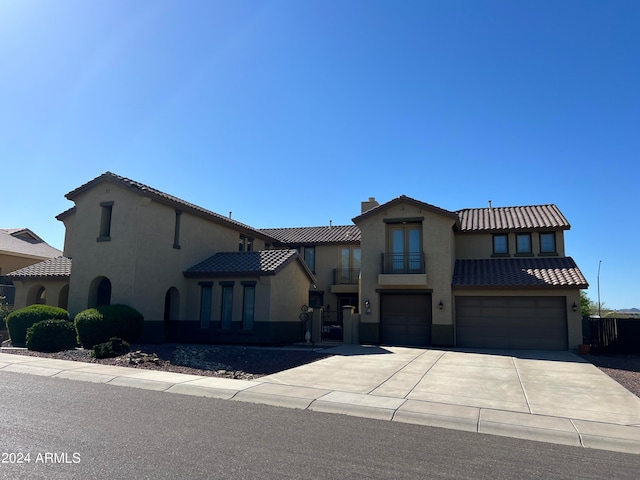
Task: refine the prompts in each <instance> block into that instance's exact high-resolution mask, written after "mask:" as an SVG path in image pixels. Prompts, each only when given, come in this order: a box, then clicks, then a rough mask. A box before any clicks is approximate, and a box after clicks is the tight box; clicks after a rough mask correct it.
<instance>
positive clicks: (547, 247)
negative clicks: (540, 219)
mask: <svg viewBox="0 0 640 480" xmlns="http://www.w3.org/2000/svg"><path fill="white" fill-rule="evenodd" d="M540 253H548V254H555V253H557V249H556V233H555V232H547V233H541V234H540Z"/></svg>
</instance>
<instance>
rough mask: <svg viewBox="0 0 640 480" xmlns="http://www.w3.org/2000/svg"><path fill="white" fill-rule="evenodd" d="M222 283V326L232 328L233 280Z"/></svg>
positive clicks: (227, 328) (226, 328)
mask: <svg viewBox="0 0 640 480" xmlns="http://www.w3.org/2000/svg"><path fill="white" fill-rule="evenodd" d="M221 285H222V305H221V307H220V308H221V310H220V323H221V325H220V326H221V328H222V329H225V330H231V321H232V320H233V282H224V283H221Z"/></svg>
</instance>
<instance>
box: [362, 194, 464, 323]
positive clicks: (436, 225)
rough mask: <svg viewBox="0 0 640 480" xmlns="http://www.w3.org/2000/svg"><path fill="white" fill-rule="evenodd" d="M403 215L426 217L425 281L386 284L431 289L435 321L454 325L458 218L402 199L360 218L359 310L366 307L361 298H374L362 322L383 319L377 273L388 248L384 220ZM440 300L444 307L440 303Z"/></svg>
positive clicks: (395, 218)
mask: <svg viewBox="0 0 640 480" xmlns="http://www.w3.org/2000/svg"><path fill="white" fill-rule="evenodd" d="M403 218H407V219H412V218H422V219H423V220H422V241H423V251H424V253H425V269H426V283H425V284H422V285H402V284H396V285H394V286H385V287H384V288H393V289H399V290H402V289H409V288H410V289H423V290H432V292H433V293H432V298H433V323H434V324H448V325H451V324H452V323H453V308H452V302H451V278H452V275H453V265H454V258H455V256H454V253H455V248H454V236H453V230H452V229H453V225H454V223H455V220H454V219H453V218H450V217H448V216H445V215H441V214H439V213H436V212H434V211H432V210H430V209H423V208H420V207H417V206H414V205H411V204H402V203H401V204H397V205H394V206H391V207H390V208H387V209H384V210H382V211H380V212H379V213H377V214H375V215H373V216H368V217H365V218H364V219H360V220H359V221H358V227H360V230H361V235H362V240H361V248H362V279H361V288H362V290H361V295H360V303H361V304H360V311H361V312H363V311H365V308H364V305H363V304H362V302H364V301H365V300H367V299H369V301H370V302H371V315H362V318H361V322H362V323H363V324H367V323H379V322H380V295H379V293H377V292H376V290H377V289H380V288H382V286H381V285H380V284H379V283H378V275H379V274H380V273H381V255H382V254H383V253H385V252H388V250H389V247H388V245H387V223H385V220H387V221H389V220H394V221H395V220H401V219H403ZM398 277H403V275H398ZM441 300H442V303H443V309H442V310H440V309H439V308H438V307H437V306H438V303H439V302H440V301H441ZM365 328H366V327H365Z"/></svg>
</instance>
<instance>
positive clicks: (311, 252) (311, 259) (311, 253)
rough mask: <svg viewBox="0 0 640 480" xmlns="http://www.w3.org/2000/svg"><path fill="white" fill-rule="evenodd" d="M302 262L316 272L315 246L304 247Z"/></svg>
mask: <svg viewBox="0 0 640 480" xmlns="http://www.w3.org/2000/svg"><path fill="white" fill-rule="evenodd" d="M304 263H306V264H307V267H309V270H311V271H312V272H313V273H316V247H304Z"/></svg>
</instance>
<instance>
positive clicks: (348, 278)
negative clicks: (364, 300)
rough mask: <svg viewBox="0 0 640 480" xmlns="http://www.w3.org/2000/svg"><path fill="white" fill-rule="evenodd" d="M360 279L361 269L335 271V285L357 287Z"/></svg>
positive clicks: (339, 269) (337, 269)
mask: <svg viewBox="0 0 640 480" xmlns="http://www.w3.org/2000/svg"><path fill="white" fill-rule="evenodd" d="M359 278H360V269H359V268H336V269H334V270H333V284H334V285H355V284H357V283H358V279H359Z"/></svg>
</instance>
